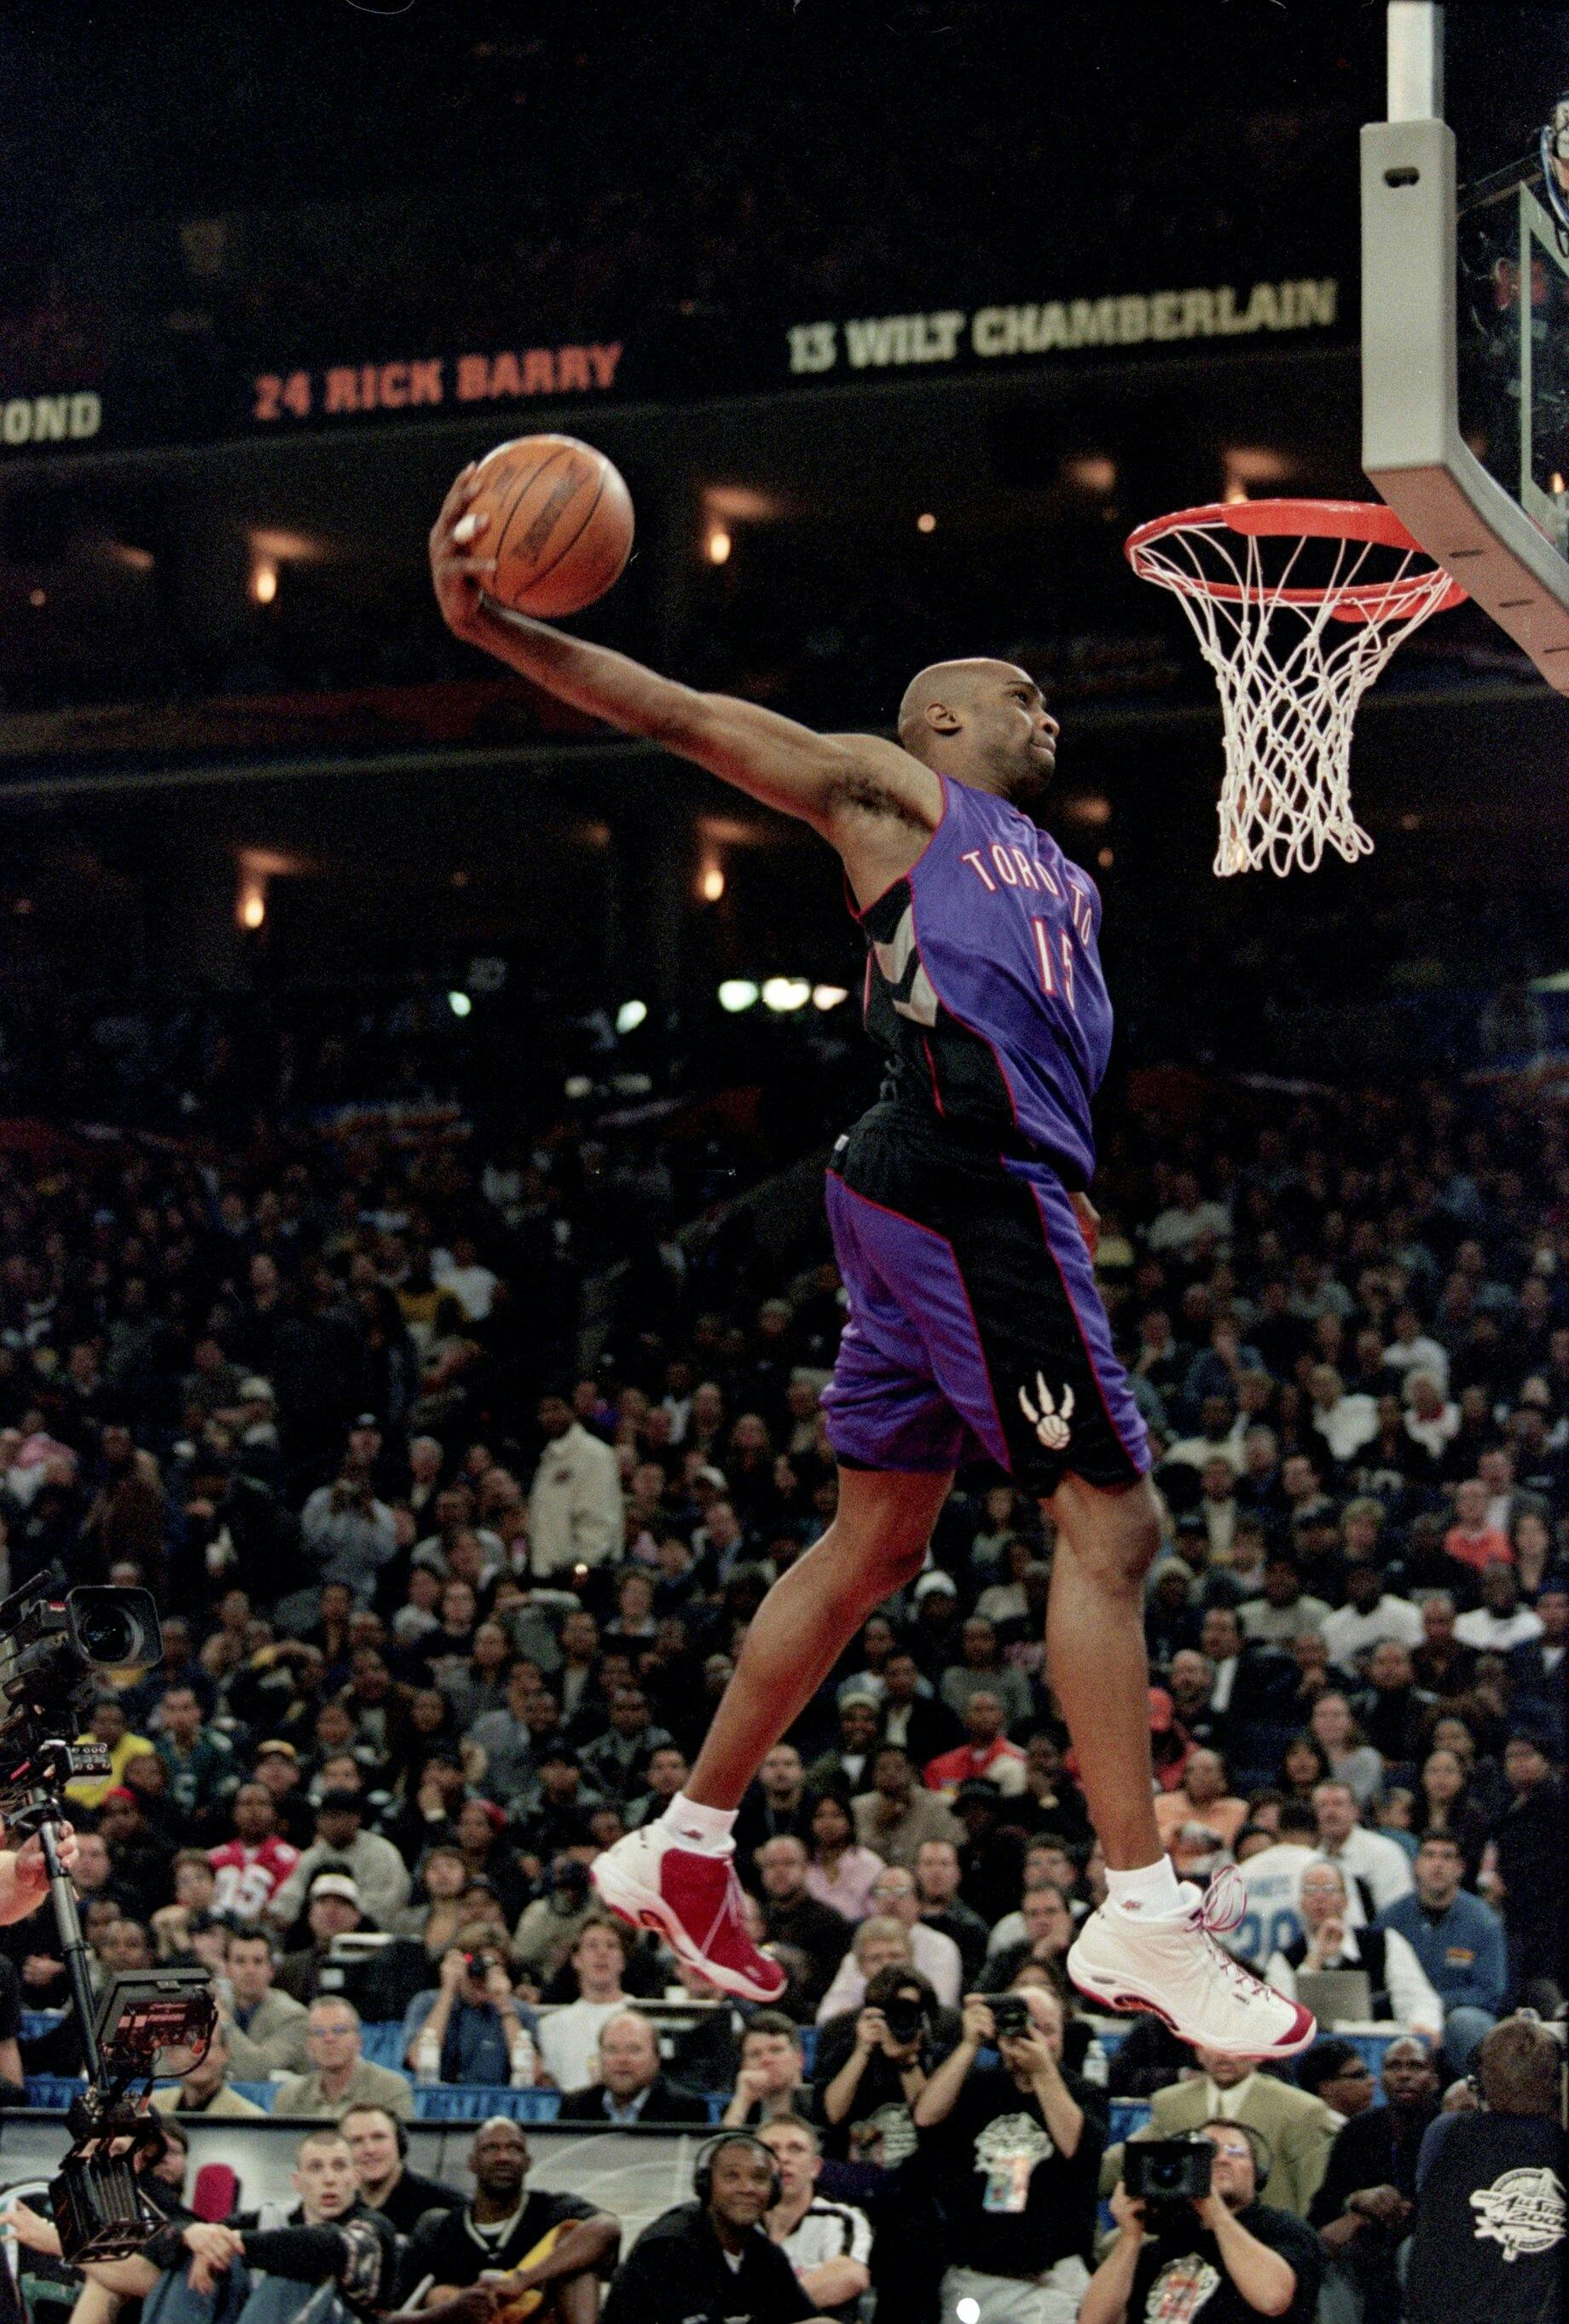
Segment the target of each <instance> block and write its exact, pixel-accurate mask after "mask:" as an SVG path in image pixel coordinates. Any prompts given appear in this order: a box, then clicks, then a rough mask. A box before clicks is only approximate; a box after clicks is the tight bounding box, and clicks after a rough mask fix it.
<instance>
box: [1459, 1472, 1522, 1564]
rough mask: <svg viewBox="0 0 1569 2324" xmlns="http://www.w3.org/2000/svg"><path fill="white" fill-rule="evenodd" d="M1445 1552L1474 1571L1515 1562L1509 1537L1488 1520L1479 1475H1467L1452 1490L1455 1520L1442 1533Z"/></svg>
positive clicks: (1485, 1492) (1486, 1506)
mask: <svg viewBox="0 0 1569 2324" xmlns="http://www.w3.org/2000/svg"><path fill="white" fill-rule="evenodd" d="M1444 1555H1445V1557H1452V1558H1454V1562H1455V1563H1456V1564H1457V1565H1469V1566H1470V1567H1471V1569H1472V1572H1475V1573H1481V1572H1484V1571H1485V1569H1486V1568H1487V1567H1488V1566H1490V1565H1492V1564H1495V1563H1499V1564H1507V1565H1512V1564H1513V1563H1514V1551H1513V1550H1512V1549H1511V1548H1510V1546H1509V1535H1507V1534H1505V1533H1501V1532H1500V1530H1499V1528H1498V1527H1497V1526H1494V1525H1491V1524H1490V1523H1489V1520H1488V1490H1487V1487H1486V1486H1485V1485H1484V1484H1483V1483H1482V1482H1481V1479H1480V1478H1479V1477H1468V1478H1466V1480H1465V1481H1464V1482H1463V1484H1459V1485H1457V1486H1456V1487H1455V1489H1454V1524H1453V1525H1452V1526H1450V1528H1449V1530H1448V1532H1447V1533H1446V1534H1445V1535H1444Z"/></svg>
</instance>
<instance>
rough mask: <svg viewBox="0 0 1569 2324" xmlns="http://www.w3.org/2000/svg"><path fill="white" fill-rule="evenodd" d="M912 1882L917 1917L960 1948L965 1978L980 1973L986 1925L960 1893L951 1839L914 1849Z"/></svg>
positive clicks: (956, 1855)
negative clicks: (913, 1876)
mask: <svg viewBox="0 0 1569 2324" xmlns="http://www.w3.org/2000/svg"><path fill="white" fill-rule="evenodd" d="M915 1885H916V1891H917V1894H918V1896H919V1898H920V1917H921V1919H922V1920H923V1921H924V1922H925V1923H927V1925H928V1928H933V1929H936V1930H937V1932H938V1934H939V1935H941V1936H945V1937H951V1938H952V1939H953V1941H954V1942H955V1945H957V1947H958V1949H959V1959H960V1964H961V1968H962V1971H963V1975H964V1978H968V1979H969V1980H971V1981H972V1982H973V1981H974V1978H977V1977H978V1976H979V1975H980V1972H981V1964H982V1962H983V1960H985V1958H986V1939H987V1928H986V1923H985V1922H984V1921H983V1919H982V1918H981V1915H980V1914H979V1913H973V1912H972V1911H971V1910H970V1907H969V1906H968V1904H965V1902H964V1898H963V1897H962V1896H961V1895H960V1894H959V1851H958V1849H956V1848H955V1846H954V1843H953V1841H952V1840H923V1841H922V1842H921V1844H920V1846H919V1848H918V1849H917V1850H916V1858H915Z"/></svg>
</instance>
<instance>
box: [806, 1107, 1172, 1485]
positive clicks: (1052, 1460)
mask: <svg viewBox="0 0 1569 2324" xmlns="http://www.w3.org/2000/svg"><path fill="white" fill-rule="evenodd" d="M827 1196H828V1222H829V1225H830V1227H831V1228H832V1230H833V1236H834V1251H835V1258H836V1259H837V1260H838V1264H839V1272H840V1275H841V1276H842V1277H843V1278H844V1289H845V1293H846V1296H847V1297H848V1300H849V1306H850V1315H849V1321H848V1322H847V1323H846V1324H845V1326H844V1334H843V1336H842V1338H841V1340H840V1342H839V1353H838V1359H837V1360H836V1362H835V1366H834V1377H833V1379H832V1380H831V1381H830V1383H829V1385H828V1387H827V1388H826V1390H825V1392H824V1397H823V1403H824V1406H825V1407H826V1412H827V1415H828V1437H829V1441H830V1443H832V1444H833V1447H834V1450H835V1452H836V1453H837V1454H838V1455H839V1457H840V1459H841V1460H843V1461H844V1462H845V1463H846V1464H847V1465H848V1466H851V1467H854V1468H861V1469H894V1470H923V1471H943V1470H947V1469H957V1468H959V1467H961V1466H963V1464H964V1462H969V1461H975V1460H981V1459H985V1458H990V1459H991V1460H993V1461H995V1462H998V1463H999V1464H1000V1465H1001V1467H1002V1468H1004V1469H1006V1470H1007V1471H1008V1472H1009V1474H1010V1475H1011V1477H1012V1478H1013V1480H1014V1481H1015V1483H1016V1484H1017V1485H1018V1486H1019V1488H1020V1491H1022V1492H1028V1493H1030V1494H1033V1495H1035V1496H1036V1497H1037V1498H1044V1497H1046V1496H1048V1495H1049V1494H1051V1493H1053V1492H1055V1491H1056V1489H1057V1485H1058V1484H1059V1483H1060V1481H1061V1480H1062V1479H1063V1477H1064V1476H1065V1475H1068V1474H1071V1475H1074V1476H1076V1477H1082V1478H1084V1480H1085V1482H1086V1483H1088V1484H1092V1485H1103V1486H1120V1485H1129V1484H1131V1483H1133V1482H1134V1481H1135V1480H1137V1479H1138V1478H1140V1477H1141V1476H1143V1475H1144V1474H1145V1473H1146V1472H1147V1471H1148V1470H1149V1466H1150V1453H1149V1440H1148V1438H1147V1435H1146V1434H1145V1428H1144V1422H1143V1420H1142V1418H1141V1416H1140V1412H1139V1408H1138V1406H1137V1405H1136V1404H1135V1403H1134V1401H1133V1397H1132V1393H1131V1389H1130V1388H1129V1385H1128V1377H1127V1374H1126V1372H1125V1371H1124V1370H1123V1369H1122V1366H1121V1362H1120V1361H1119V1360H1118V1358H1117V1355H1116V1353H1115V1351H1114V1350H1113V1348H1112V1329H1111V1324H1110V1323H1109V1321H1108V1319H1107V1315H1106V1311H1105V1308H1104V1306H1103V1304H1102V1301H1101V1296H1100V1293H1099V1291H1098V1290H1097V1288H1096V1286H1095V1277H1094V1267H1093V1265H1092V1263H1091V1260H1090V1254H1089V1251H1088V1249H1087V1248H1086V1246H1085V1243H1084V1235H1083V1232H1082V1231H1081V1229H1080V1227H1079V1222H1078V1220H1077V1219H1076V1217H1075V1214H1074V1209H1073V1204H1072V1202H1071V1200H1070V1197H1069V1193H1068V1189H1067V1188H1066V1186H1065V1185H1064V1184H1063V1182H1062V1180H1061V1179H1060V1178H1059V1177H1058V1176H1057V1174H1056V1172H1055V1171H1054V1170H1053V1169H1052V1168H1051V1167H1050V1166H1049V1164H1048V1163H1046V1162H1044V1161H1041V1160H1038V1159H1020V1158H1014V1157H1009V1156H1005V1155H1000V1154H999V1153H998V1151H997V1149H996V1148H995V1146H992V1147H990V1148H983V1147H981V1146H980V1145H978V1144H974V1145H967V1144H964V1143H963V1142H961V1141H960V1140H958V1139H949V1138H947V1137H946V1136H945V1135H944V1132H943V1130H942V1129H941V1127H940V1126H938V1127H936V1128H934V1130H933V1131H932V1132H931V1133H930V1134H929V1135H926V1134H921V1133H920V1132H919V1131H918V1130H914V1129H912V1128H911V1127H909V1125H908V1124H907V1122H906V1121H904V1120H900V1118H898V1117H891V1116H890V1114H889V1113H888V1111H886V1110H885V1109H882V1108H878V1109H876V1110H874V1111H873V1112H872V1114H869V1115H868V1116H866V1117H865V1118H864V1119H863V1120H861V1121H859V1122H857V1123H856V1125H855V1127H854V1130H850V1131H849V1132H848V1133H847V1135H846V1136H845V1137H844V1138H841V1139H840V1140H839V1142H838V1144H837V1146H836V1147H835V1150H834V1159H833V1162H832V1164H831V1166H830V1167H829V1171H828V1188H827Z"/></svg>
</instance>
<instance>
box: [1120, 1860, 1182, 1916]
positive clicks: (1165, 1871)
mask: <svg viewBox="0 0 1569 2324" xmlns="http://www.w3.org/2000/svg"><path fill="white" fill-rule="evenodd" d="M1106 1895H1107V1897H1108V1899H1109V1901H1110V1902H1111V1903H1112V1904H1115V1905H1116V1907H1117V1910H1118V1911H1119V1912H1120V1913H1127V1914H1131V1915H1135V1916H1137V1918H1138V1919H1140V1920H1141V1921H1158V1920H1164V1919H1166V1918H1168V1916H1169V1915H1170V1914H1174V1913H1180V1912H1181V1911H1182V1910H1183V1909H1184V1907H1183V1902H1182V1896H1181V1894H1180V1892H1179V1891H1178V1888H1177V1875H1176V1873H1175V1872H1174V1871H1173V1870H1172V1868H1171V1858H1170V1857H1169V1856H1158V1857H1157V1858H1156V1859H1155V1861H1154V1863H1153V1864H1141V1865H1140V1867H1139V1869H1138V1870H1137V1871H1136V1872H1113V1871H1112V1870H1111V1869H1110V1868H1109V1867H1108V1869H1107V1873H1106Z"/></svg>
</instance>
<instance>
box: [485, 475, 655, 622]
mask: <svg viewBox="0 0 1569 2324" xmlns="http://www.w3.org/2000/svg"><path fill="white" fill-rule="evenodd" d="M478 484H479V490H478V491H477V492H476V493H475V496H474V498H473V500H472V501H471V502H470V503H469V509H470V512H472V513H474V514H476V515H477V514H478V513H479V512H481V511H483V512H485V514H486V515H487V516H488V517H489V518H490V523H489V525H488V526H487V527H486V529H485V531H484V532H482V533H481V534H480V536H479V539H478V540H477V541H476V543H475V554H476V555H478V556H481V557H494V558H495V559H496V569H495V571H494V573H493V574H492V575H491V576H489V578H488V579H487V580H486V582H485V595H487V596H490V597H494V599H495V601H496V603H497V604H502V605H510V606H511V607H512V609H513V611H514V612H516V613H536V614H538V615H540V618H541V619H543V620H553V619H554V618H555V617H556V616H557V615H558V614H560V613H577V612H579V611H580V610H581V608H582V607H583V606H585V605H592V604H593V603H594V601H595V598H596V597H603V596H604V595H605V591H606V590H607V589H608V588H610V587H611V586H612V584H613V583H614V582H616V581H618V580H619V579H620V578H621V576H622V573H623V570H624V568H625V566H626V560H627V558H629V557H630V556H631V554H632V522H633V520H632V494H631V493H629V492H628V491H627V488H626V484H625V480H624V479H623V476H622V475H621V473H620V471H619V470H618V469H616V468H614V467H613V466H612V465H611V463H610V462H609V461H608V460H607V459H606V458H605V455H604V453H603V452H596V451H595V448H594V447H593V445H592V444H580V443H579V442H578V440H577V438H576V437H575V436H520V437H518V438H515V440H514V441H513V442H512V443H510V444H498V445H497V446H496V447H495V450H494V452H487V453H486V455H485V458H484V459H483V460H482V461H481V462H480V464H479V475H478Z"/></svg>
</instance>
